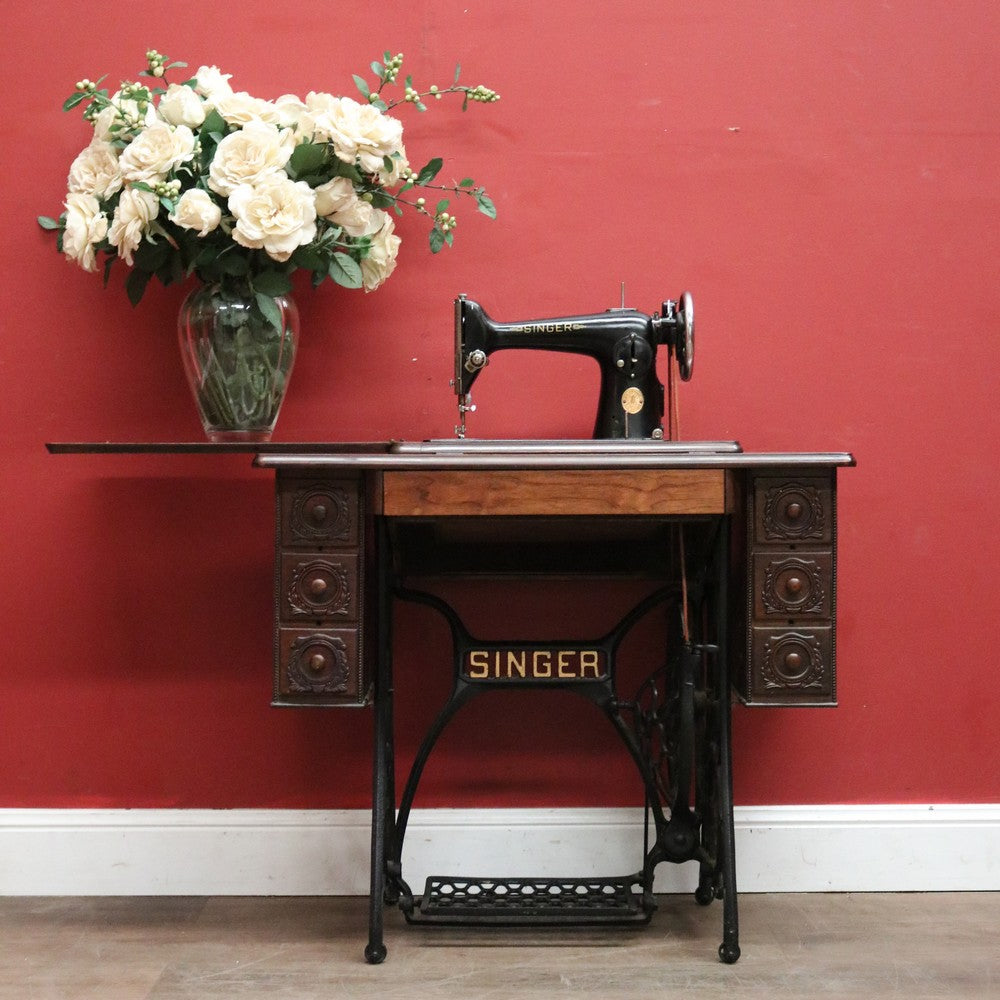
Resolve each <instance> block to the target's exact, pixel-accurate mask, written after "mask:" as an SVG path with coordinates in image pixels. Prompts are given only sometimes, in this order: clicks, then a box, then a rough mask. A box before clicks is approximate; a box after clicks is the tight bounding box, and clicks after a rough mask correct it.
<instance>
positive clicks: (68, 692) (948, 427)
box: [0, 0, 1000, 808]
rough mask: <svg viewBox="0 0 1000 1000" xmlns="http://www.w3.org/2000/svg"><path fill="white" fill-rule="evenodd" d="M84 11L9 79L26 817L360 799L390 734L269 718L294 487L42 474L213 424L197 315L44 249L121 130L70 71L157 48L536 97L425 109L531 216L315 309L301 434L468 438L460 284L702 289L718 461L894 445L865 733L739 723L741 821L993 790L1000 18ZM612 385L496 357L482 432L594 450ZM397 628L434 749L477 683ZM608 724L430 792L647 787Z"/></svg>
mask: <svg viewBox="0 0 1000 1000" xmlns="http://www.w3.org/2000/svg"><path fill="white" fill-rule="evenodd" d="M63 7H64V5H59V4H55V3H44V2H43V3H40V4H20V5H16V6H15V7H14V8H13V9H12V10H11V11H8V12H7V13H6V15H5V42H4V43H3V44H4V48H5V51H4V58H3V60H2V61H0V73H2V74H3V93H4V94H5V95H6V110H5V115H4V117H5V136H4V149H3V157H2V166H0V169H2V184H0V192H2V195H0V197H2V212H3V227H2V230H0V231H2V233H3V234H4V237H5V238H4V240H3V241H2V244H0V254H2V255H3V262H2V263H3V267H2V273H3V275H4V281H3V284H2V295H3V309H2V316H3V327H4V329H3V336H2V338H0V380H2V393H0V416H2V418H3V419H2V420H0V435H2V437H0V448H2V456H3V466H2V472H0V476H2V485H0V558H2V565H3V566H4V567H5V571H4V573H3V575H2V577H0V608H2V616H3V617H2V625H3V627H2V630H0V669H2V671H3V675H2V676H3V695H2V708H0V715H2V719H3V725H2V726H0V761H2V767H0V806H7V807H13V806H20V807H31V806H57V807H59V806H177V807H215V806H217V807H229V806H243V807H267V806H274V807H317V808H319V807H323V808H326V807H360V806H363V805H364V804H365V802H366V801H367V795H368V780H369V779H368V773H367V761H368V759H369V739H370V725H371V717H370V713H368V712H365V711H355V712H309V711H288V710H276V709H271V708H270V707H269V704H268V702H269V696H270V655H271V652H270V651H271V644H270V632H271V618H270V606H271V545H272V535H271V517H272V496H271V488H272V487H271V480H270V477H269V475H267V474H266V473H263V472H259V471H255V470H253V469H252V468H251V467H250V465H249V461H248V460H247V459H246V458H245V457H240V456H236V457H221V458H206V457H193V458H192V457H184V458H177V457H174V458H169V457H132V458H121V457H96V458H95V457H65V456H62V457H54V456H50V455H48V454H47V453H46V452H45V450H44V448H43V442H45V441H48V440H104V439H110V440H139V441H149V440H185V439H187V440H198V439H199V438H200V427H199V425H198V423H197V421H196V418H195V416H194V411H193V405H192V403H191V401H190V399H189V398H188V391H187V387H186V385H185V383H184V380H183V374H182V371H181V367H180V362H179V359H178V356H177V353H176V346H175V339H174V322H175V316H176V312H177V307H178V304H179V302H180V299H181V297H182V295H183V294H184V291H183V290H182V289H180V288H171V289H167V290H163V289H160V288H154V289H151V290H150V292H149V293H148V294H147V297H146V299H145V301H144V302H143V303H142V304H141V305H140V307H139V308H137V309H134V310H133V309H132V308H131V307H130V306H129V305H128V304H127V301H126V298H125V295H124V292H123V287H122V285H123V278H122V273H121V272H119V273H117V274H116V275H115V276H113V278H112V280H111V284H110V287H109V288H108V289H106V290H105V289H103V288H102V287H101V282H100V280H99V278H96V277H94V276H92V275H87V274H84V273H83V272H82V271H80V270H78V269H77V268H75V267H73V266H71V265H69V264H67V263H66V262H64V261H63V260H61V259H60V257H59V255H58V254H57V253H56V252H55V250H54V248H53V241H52V239H51V236H50V235H48V234H44V233H42V232H41V231H40V230H39V229H38V228H37V227H36V225H35V223H34V218H35V216H36V215H37V214H38V213H44V214H52V215H56V214H58V212H59V210H60V203H61V201H62V198H63V196H64V186H65V176H66V172H67V169H68V166H69V163H70V161H71V160H72V158H73V156H74V155H75V154H76V152H77V151H78V150H79V148H81V147H82V146H83V145H84V144H85V142H86V141H87V137H86V135H85V131H84V127H83V125H82V123H81V122H80V121H79V118H78V117H77V116H75V115H63V114H62V113H61V112H60V110H59V107H60V105H61V103H62V100H63V98H64V97H65V96H66V95H67V94H68V92H69V90H70V88H71V87H72V84H73V82H74V81H75V80H77V79H79V78H80V77H82V76H89V77H96V76H97V75H99V74H100V73H103V72H108V73H110V75H111V79H112V80H115V79H116V78H124V77H127V76H130V75H133V74H134V73H135V72H137V71H138V69H139V68H140V65H141V62H142V60H143V56H144V53H145V51H146V49H147V48H148V47H150V46H156V47H157V48H159V49H160V50H161V51H163V52H166V53H168V54H169V55H171V56H172V57H175V58H180V59H185V60H187V61H188V62H189V63H190V64H191V66H192V67H197V66H198V65H200V64H201V63H216V64H218V65H219V66H221V67H223V68H224V69H225V70H226V71H228V72H231V73H233V74H234V83H235V84H237V86H239V87H243V88H246V89H248V90H250V91H252V92H254V93H256V94H258V95H260V96H269V97H274V96H277V95H278V94H281V93H285V92H288V91H292V92H298V93H304V92H306V91H308V90H310V89H318V90H333V91H338V90H339V91H341V92H344V93H348V92H350V91H351V88H352V84H351V73H353V72H360V71H361V70H363V69H364V67H366V66H367V64H368V62H369V61H370V59H372V58H374V57H376V56H378V55H379V53H380V52H381V51H382V50H383V48H386V47H390V48H392V49H393V50H394V51H396V50H401V51H403V52H404V53H405V54H406V56H407V67H408V69H409V70H410V71H412V72H413V73H414V74H415V75H416V76H417V78H418V79H420V80H423V81H426V82H428V83H429V82H432V79H433V78H434V77H437V78H438V80H439V82H445V81H447V80H448V79H449V78H450V73H451V71H452V68H453V65H454V62H455V60H458V59H460V60H461V62H462V64H463V75H464V78H465V79H466V80H467V81H468V82H470V83H475V82H479V81H482V82H484V83H486V84H488V85H490V86H492V87H494V88H495V89H496V90H498V91H499V92H500V93H501V95H502V100H501V102H500V103H499V104H498V105H496V106H493V107H489V108H482V107H476V108H473V109H472V110H471V111H470V113H468V114H467V115H465V116H464V117H463V116H462V115H461V114H460V113H458V111H457V110H455V109H451V110H449V109H448V108H446V107H444V106H443V105H438V106H435V107H434V108H432V111H431V113H430V114H428V115H427V116H424V117H422V118H420V119H419V120H417V116H416V115H415V114H414V115H408V116H407V124H406V128H407V147H408V150H409V153H410V157H411V159H412V160H413V161H415V162H416V161H420V162H423V159H429V158H430V157H431V156H432V155H437V154H439V153H440V154H441V155H444V156H446V157H447V165H446V170H453V171H454V175H455V176H456V177H462V176H465V175H468V174H471V175H472V176H474V177H475V178H476V179H477V180H478V181H481V182H482V183H485V184H486V185H487V187H488V189H489V190H490V192H491V193H492V194H493V196H494V199H495V201H496V204H497V207H498V210H499V219H498V221H497V222H496V223H491V222H489V221H488V220H486V219H485V218H484V217H482V216H478V215H475V214H473V213H471V212H468V211H467V212H465V213H464V214H463V215H462V216H461V222H460V227H459V230H458V234H457V240H456V243H457V245H456V247H455V249H454V250H453V251H450V252H446V253H443V254H442V255H440V257H439V258H436V259H432V258H431V257H430V254H429V253H428V252H427V250H426V249H425V237H424V231H423V228H422V227H421V226H420V225H419V224H418V223H417V222H416V221H415V220H414V221H411V222H408V223H404V225H403V227H402V234H403V237H404V246H403V251H402V257H401V262H400V265H399V268H398V270H397V272H396V274H395V275H394V276H393V277H392V278H391V279H390V281H389V282H388V284H387V285H386V286H385V287H384V288H383V289H381V290H380V291H378V292H376V293H375V294H373V295H369V296H365V295H363V294H359V293H350V292H346V291H344V290H341V289H338V288H335V287H332V286H329V287H324V288H322V289H320V290H318V291H315V292H314V291H311V290H309V289H307V288H303V289H302V293H301V295H300V296H299V301H300V305H301V310H302V313H303V323H304V328H305V331H306V332H305V337H304V342H303V345H302V348H301V353H300V358H299V361H298V365H297V369H296V372H295V376H294V379H293V383H292V391H291V398H290V399H289V401H288V403H287V404H286V408H285V411H284V413H283V415H282V421H281V425H280V433H279V435H278V437H279V438H281V439H285V440H310V439H320V440H323V439H326V440H357V439H367V438H372V439H381V438H386V437H405V438H410V439H419V438H424V437H442V436H445V437H447V436H449V435H450V434H451V429H452V426H453V423H454V406H453V397H452V395H451V392H450V390H449V387H448V377H449V373H450V365H451V349H452V347H451V340H452V333H451V308H452V306H451V303H452V299H453V298H454V296H455V295H456V294H457V293H459V292H467V293H468V294H469V295H470V296H471V297H473V298H475V299H478V300H479V301H481V302H482V303H483V304H484V305H485V306H486V308H487V310H488V311H489V312H491V313H492V314H493V315H495V316H497V317H498V318H501V319H504V318H527V317H535V316H544V315H555V314H560V313H565V312H585V311H593V310H600V309H603V308H605V307H607V306H610V305H613V304H616V303H617V300H618V295H619V291H618V289H619V282H620V281H625V282H626V289H627V299H628V303H629V304H630V305H634V306H636V307H637V308H640V309H643V310H646V311H652V310H654V309H657V308H659V304H660V302H661V300H662V299H663V298H665V297H675V296H677V295H678V294H679V293H680V292H681V291H682V290H683V289H691V291H692V292H693V293H694V296H695V300H696V303H697V311H698V337H699V340H698V358H697V363H696V370H695V377H694V380H693V381H692V382H691V383H690V384H689V385H686V386H685V387H684V388H683V400H682V404H683V430H684V434H685V436H686V437H689V438H695V439H696V438H713V439H719V438H723V439H725V438H738V439H740V440H741V441H742V442H743V444H744V446H745V447H747V448H748V449H759V450H770V449H791V450H846V449H849V450H852V451H853V452H855V454H856V455H857V457H858V461H859V465H858V467H857V468H856V469H853V470H848V471H846V472H844V473H843V474H842V477H841V494H840V510H841V546H840V621H839V679H840V701H841V704H840V707H839V708H838V709H836V710H830V711H819V710H812V711H811V710H801V709H799V710H774V711H763V710H755V711H750V710H746V709H739V710H737V712H736V719H735V744H736V754H737V779H736V785H737V789H736V795H737V801H738V802H740V803H807V802H908V801H917V802H924V801H956V802H978V801H994V800H996V799H997V798H998V795H1000V777H998V773H1000V769H998V767H997V749H996V747H997V741H996V739H995V733H996V730H997V728H998V724H1000V707H998V699H997V698H996V696H995V691H996V684H995V679H994V675H995V674H996V672H997V668H998V666H1000V663H998V658H997V654H996V651H995V643H994V636H993V635H992V629H993V628H995V625H996V623H997V622H998V621H1000V597H998V593H997V588H996V587H995V577H996V566H997V564H998V562H1000V545H998V539H1000V532H998V531H997V529H996V525H995V521H994V517H993V510H992V508H993V503H992V499H993V496H994V495H995V494H996V492H997V487H998V485H1000V476H998V469H997V464H998V463H997V457H996V456H997V451H998V444H1000V441H998V422H997V418H996V398H995V395H996V384H997V382H996V375H995V361H996V332H997V321H998V315H1000V309H998V306H1000V282H998V280H997V279H998V274H997V259H998V233H1000V226H998V222H1000V218H998V188H997V176H998V172H997V165H998V153H1000V133H998V126H997V122H998V120H1000V114H998V111H1000V108H998V104H1000V100H998V94H1000V79H998V65H1000V64H998V62H997V59H996V38H997V33H998V31H1000V7H997V5H996V4H994V3H988V2H986V0H970V2H963V3H958V4H956V3H954V2H944V0H925V2H921V3H919V4H916V3H912V4H895V5H888V4H875V3H864V2H840V3H828V4H808V3H804V2H800V0H763V2H760V3H754V4H746V5H739V4H733V3H730V2H723V0H705V2H700V3H696V4H692V3H680V2H675V0H667V2H664V0H634V2H633V3H630V4H626V5H624V6H622V5H620V4H618V3H614V4H612V3H605V2H603V0H601V2H597V3H588V4H582V3H569V2H566V0H556V2H552V3H548V4H537V3H526V2H523V0H499V2H494V3H484V2H481V0H480V2H474V0H434V2H425V3H419V2H418V3H411V4H407V5H398V6H396V5H393V7H394V8H395V9H393V10H392V11H391V12H390V11H389V10H388V9H387V7H386V5H384V4H366V3H361V4H354V5H352V6H351V8H350V10H349V12H348V14H347V15H346V16H345V13H344V12H343V11H340V10H339V8H338V9H337V10H336V11H335V9H334V8H333V7H332V6H331V5H330V4H329V3H324V2H320V0H303V2H300V3H297V4H294V5H278V6H275V5H274V4H271V3H264V2H260V0H248V2H246V3H244V4H241V5H240V6H239V8H238V10H239V12H240V13H239V16H234V15H233V14H232V13H228V12H224V11H223V9H222V8H218V7H213V6H212V5H210V4H209V5H203V4H201V5H197V6H195V5H193V4H192V5H182V6H181V8H180V11H181V12H180V13H179V14H177V15H176V16H174V15H171V16H170V17H164V18H156V19H155V20H156V21H158V22H160V23H159V26H158V27H156V28H154V27H152V24H153V22H152V21H150V20H149V19H146V18H139V17H134V18H133V17H125V16H122V17H119V18H116V19H115V20H116V23H115V25H114V27H109V26H108V25H107V24H105V23H103V22H102V21H101V20H100V19H98V18H90V17H86V18H84V17H78V18H74V19H72V20H71V19H69V18H68V17H67V16H65V15H64V14H63V13H62V12H61V9H62V8H63ZM185 11H186V13H185ZM345 28H346V29H347V30H345ZM452 164H453V165H454V166H453V167H452ZM595 388H596V374H595V372H594V371H593V370H592V369H591V364H590V363H589V362H586V361H584V360H580V359H576V358H558V357H550V358H542V357H540V356H539V355H536V354H531V355H520V356H518V355H514V354H509V355H506V356H503V357H500V358H497V359H496V361H495V363H494V364H493V365H491V368H490V370H489V372H488V373H487V374H486V375H484V377H483V378H482V379H481V380H480V383H479V391H478V398H477V402H478V403H479V407H480V408H479V412H478V413H477V414H475V415H474V417H473V418H472V420H473V424H472V431H473V433H475V434H476V435H479V436H489V435H496V436H508V437H510V436H514V437H516V436H538V437H559V436H586V435H587V434H588V433H589V431H590V427H591V422H592V411H593V405H594V393H595ZM555 599H556V600H557V601H558V600H562V601H564V602H565V606H566V609H567V611H568V612H571V613H574V614H577V613H582V614H586V615H587V616H589V617H590V618H591V619H593V618H594V616H596V615H597V614H599V613H600V611H601V609H602V599H601V595H599V594H594V593H592V592H586V593H578V594H570V595H568V596H565V597H562V598H555ZM511 600H512V602H513V605H514V611H515V613H516V614H522V613H523V615H524V616H526V617H527V618H528V619H529V620H530V619H531V617H532V615H533V614H534V612H533V608H534V607H535V605H534V603H533V602H532V601H531V600H528V599H526V598H524V597H517V596H515V597H513V598H512V599H511ZM518 602H520V603H518ZM580 609H582V611H581V610H580ZM557 611H558V609H557ZM537 624H538V631H542V630H543V628H544V623H543V622H541V621H539V622H538V623H537ZM397 633H398V639H399V643H400V646H401V653H400V680H399V689H400V699H399V700H400V712H401V716H402V718H401V732H402V742H403V744H404V747H405V746H408V745H410V744H412V741H413V739H414V738H415V734H416V732H417V731H418V730H419V725H420V723H421V722H422V721H424V720H426V718H427V716H428V715H429V713H430V712H431V711H432V710H433V707H434V705H435V703H436V699H437V698H439V697H440V696H441V695H442V683H441V675H440V671H437V670H435V669H434V664H433V663H432V662H431V661H432V658H431V656H430V654H429V653H428V649H433V648H434V647H436V646H440V644H441V641H442V639H443V630H442V629H441V626H440V624H439V623H438V622H437V621H436V620H435V619H433V618H432V617H430V616H429V614H428V613H427V612H426V611H423V610H420V609H414V608H409V607H407V608H402V609H400V611H399V616H398V622H397ZM483 704H484V703H483ZM587 711H588V709H587V707H586V706H582V707H581V706H579V705H564V704H563V702H561V701H559V700H558V699H556V700H555V701H553V702H551V703H550V702H546V703H545V704H544V705H542V704H541V701H540V700H539V699H535V700H534V701H531V702H530V703H525V702H524V701H523V699H522V703H521V704H519V705H518V706H517V712H516V714H514V715H512V716H507V717H506V719H507V721H501V720H500V719H499V718H497V717H496V716H493V715H490V714H489V713H487V712H484V711H483V709H482V707H479V708H477V709H474V710H470V716H469V718H467V719H466V720H465V722H464V724H463V725H462V726H460V727H458V728H457V729H456V730H455V731H454V732H453V733H452V734H451V735H450V736H449V737H448V739H447V740H446V743H445V745H444V746H443V748H442V752H441V754H440V756H439V757H438V758H436V759H435V760H433V761H432V765H431V767H430V769H429V772H428V777H427V781H428V784H427V794H426V796H425V797H424V799H423V800H422V804H434V803H444V802H448V801H454V802H456V804H473V803H503V804H524V805H535V804H543V803H548V802H553V803H557V804H558V803H565V804H568V803H577V804H625V803H626V802H632V801H634V799H633V798H632V789H631V788H630V787H629V788H627V789H623V787H622V786H621V783H620V781H619V778H618V777H617V775H618V769H617V761H618V757H617V752H616V751H615V750H614V749H613V747H612V745H611V744H610V743H609V742H608V741H607V740H606V739H604V738H603V736H600V735H595V730H593V729H591V728H589V727H587V728H581V725H580V723H582V722H584V721H589V720H587V719H586V718H585V716H586V713H587ZM511 718H516V719H517V720H518V727H517V729H516V731H513V732H512V731H511V729H512V726H511V723H510V721H509V720H510V719H511ZM581 755H582V756H581ZM511 760H513V761H514V763H515V765H516V768H517V773H519V774H521V775H527V778H526V781H525V783H524V784H523V785H520V786H519V788H518V790H517V791H515V792H511V791H509V790H508V789H509V782H508V780H507V774H508V771H509V768H510V765H511ZM557 779H559V780H560V782H561V783H560V786H559V787H558V788H553V785H554V783H555V782H556V780H557ZM563 779H564V781H563ZM449 784H457V785H458V787H459V789H460V794H459V796H458V799H457V800H450V799H448V798H447V797H446V795H445V790H446V788H447V787H448V786H449Z"/></svg>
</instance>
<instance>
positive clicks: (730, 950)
mask: <svg viewBox="0 0 1000 1000" xmlns="http://www.w3.org/2000/svg"><path fill="white" fill-rule="evenodd" d="M719 959H720V960H721V961H723V962H725V963H726V965H732V964H733V963H734V962H738V961H739V960H740V946H739V945H738V944H735V943H730V942H726V941H723V942H722V944H720V945H719Z"/></svg>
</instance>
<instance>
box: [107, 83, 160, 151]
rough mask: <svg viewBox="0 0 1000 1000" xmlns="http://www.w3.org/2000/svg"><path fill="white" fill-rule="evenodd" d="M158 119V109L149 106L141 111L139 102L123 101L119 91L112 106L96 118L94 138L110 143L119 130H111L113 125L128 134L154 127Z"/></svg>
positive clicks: (112, 99)
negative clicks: (142, 128)
mask: <svg viewBox="0 0 1000 1000" xmlns="http://www.w3.org/2000/svg"><path fill="white" fill-rule="evenodd" d="M156 120H157V119H156V109H155V108H154V107H153V105H152V104H147V105H146V108H145V110H144V111H143V110H140V109H139V104H138V102H137V101H133V100H132V99H131V98H129V99H123V98H122V94H121V91H120V90H119V91H118V92H117V93H116V94H115V95H114V96H113V97H112V98H111V104H110V105H109V106H108V107H106V108H103V109H102V110H101V111H100V112H98V114H97V117H95V118H94V137H95V138H96V139H103V140H106V141H110V140H112V139H115V138H117V136H118V134H119V130H118V129H116V130H115V131H112V130H111V126H112V125H118V126H120V127H121V130H123V131H124V132H125V133H126V134H128V132H129V131H131V130H132V129H137V128H140V127H141V126H144V125H152V124H153V122H155V121H156Z"/></svg>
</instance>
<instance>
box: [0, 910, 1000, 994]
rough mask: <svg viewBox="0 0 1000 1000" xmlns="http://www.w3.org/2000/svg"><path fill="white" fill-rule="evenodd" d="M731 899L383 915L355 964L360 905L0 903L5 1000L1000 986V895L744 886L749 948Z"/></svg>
mask: <svg viewBox="0 0 1000 1000" xmlns="http://www.w3.org/2000/svg"><path fill="white" fill-rule="evenodd" d="M721 915H722V910H721V907H720V905H719V904H713V905H712V906H710V907H708V908H702V907H699V906H698V905H696V904H695V903H694V902H693V901H692V900H691V899H690V898H688V897H684V898H681V897H662V898H661V899H660V909H659V910H658V912H657V913H656V915H655V916H654V917H653V921H652V923H651V924H650V925H649V926H648V927H645V928H642V929H637V930H626V931H622V930H617V931H616V930H609V931H602V932H596V931H594V930H583V931H580V930H572V931H571V930H561V931H556V932H550V933H544V932H543V933H539V932H537V931H521V930H518V931H512V930H479V929H477V930H461V931H456V930H448V929H441V928H417V927H407V926H406V925H405V924H404V923H403V921H402V919H401V917H400V915H399V914H398V912H397V911H394V910H393V911H389V912H388V914H387V917H388V920H387V935H386V941H387V944H388V946H389V957H388V959H387V961H386V963H385V964H384V965H379V966H370V965H367V964H365V962H364V960H363V958H362V950H363V946H364V943H365V928H366V926H367V904H366V901H365V900H361V899H344V898H331V897H308V898H294V899H288V898H267V899H261V898H253V899H247V898H232V897H210V898H162V897H156V898H127V899H122V898H86V899H79V898H77V899H42V898H7V899H0V942H2V952H0V1000H43V998H59V1000H76V998H79V1000H83V998H87V1000H91V998H93V1000H140V998H145V997H155V998H160V1000H167V998H171V1000H172V998H182V997H183V998H197V1000H216V998H222V997H227V998H228V997H234V998H239V997H281V998H290V1000H314V998H320V997H324V998H325V997H345V998H352V997H379V998H383V1000H384V998H393V997H396V998H406V1000H409V998H413V1000H437V998H442V997H449V998H452V997H453V998H462V1000H470V998H480V997H486V998H497V1000H501V998H502V1000H506V998H515V997H533V998H546V1000H549V998H552V997H566V998H574V1000H584V998H586V1000H590V998H594V1000H597V998H600V1000H610V998H614V997H635V998H641V1000H646V998H650V997H674V996H676V997H680V996H684V997H688V998H691V1000H706V998H710V997H726V998H727V1000H743V998H746V997H751V998H752V997H767V998H771V1000H778V998H808V997H822V998H824V1000H836V998H838V997H866V998H870V1000H871V998H879V997H905V998H906V1000H922V998H925V997H936V998H937V997H959V998H963V1000H964V998H985V997H990V998H998V997H1000V942H998V939H997V936H998V928H1000V893H974V894H964V895H963V894H949V893H927V894H899V895H896V894H880V895H866V894H831V895H745V896H742V897H741V898H740V917H741V925H742V927H741V930H742V934H741V944H742V948H743V957H742V958H741V959H740V961H739V962H738V963H737V964H736V965H722V964H721V963H719V962H718V960H717V958H716V949H717V946H718V943H719V939H720V921H721Z"/></svg>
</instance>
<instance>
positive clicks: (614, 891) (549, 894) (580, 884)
mask: <svg viewBox="0 0 1000 1000" xmlns="http://www.w3.org/2000/svg"><path fill="white" fill-rule="evenodd" d="M637 890H638V891H637ZM655 909H656V904H655V903H653V902H651V901H650V902H648V903H646V902H644V900H643V896H642V886H641V885H640V884H639V883H638V882H637V880H636V878H635V877H634V876H623V877H621V878H460V877H449V876H444V875H431V876H429V877H428V879H427V884H426V885H425V887H424V894H423V896H420V897H418V898H417V899H415V900H414V907H413V909H412V910H410V911H404V912H405V913H406V919H407V920H408V921H410V922H411V923H422V922H427V923H437V924H466V923H469V924H473V923H488V924H536V925H537V924H644V923H647V922H648V921H649V918H650V917H651V916H652V913H653V910H655Z"/></svg>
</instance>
